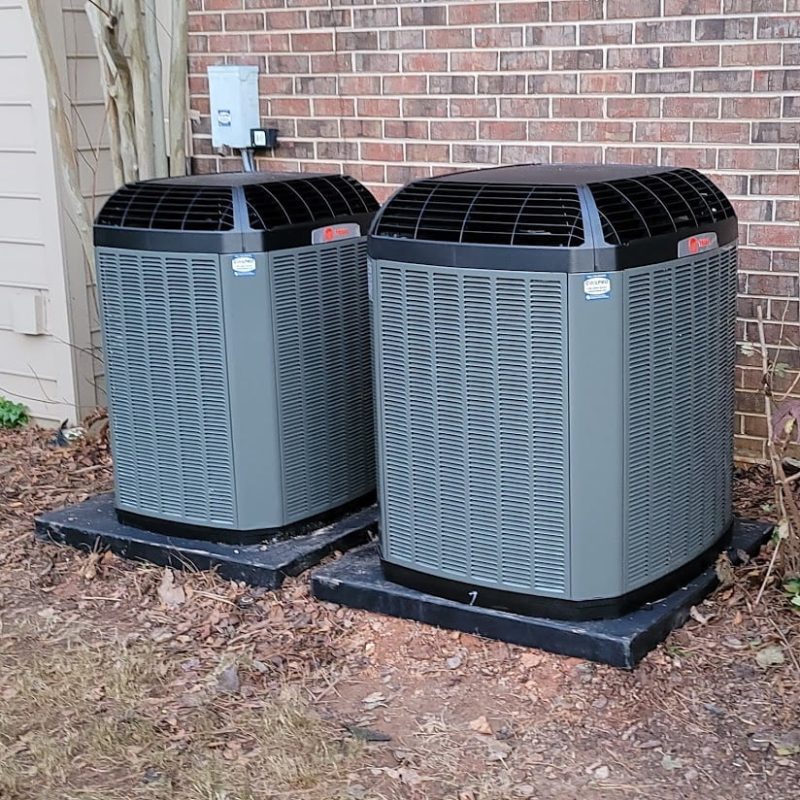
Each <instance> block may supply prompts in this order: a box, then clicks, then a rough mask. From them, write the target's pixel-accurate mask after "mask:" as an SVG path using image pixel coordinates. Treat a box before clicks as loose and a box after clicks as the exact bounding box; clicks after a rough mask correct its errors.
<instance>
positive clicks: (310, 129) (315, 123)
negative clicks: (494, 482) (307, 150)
mask: <svg viewBox="0 0 800 800" xmlns="http://www.w3.org/2000/svg"><path fill="white" fill-rule="evenodd" d="M297 136H298V138H301V139H338V138H340V136H341V130H340V128H339V120H338V119H324V118H321V117H320V118H318V119H298V120H297Z"/></svg>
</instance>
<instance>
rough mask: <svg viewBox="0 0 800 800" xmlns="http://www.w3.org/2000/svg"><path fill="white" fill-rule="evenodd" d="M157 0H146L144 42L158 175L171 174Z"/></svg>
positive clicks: (154, 153) (154, 152)
mask: <svg viewBox="0 0 800 800" xmlns="http://www.w3.org/2000/svg"><path fill="white" fill-rule="evenodd" d="M155 3H156V0H144V42H145V49H146V51H147V65H148V67H149V71H150V93H151V99H152V103H153V155H154V161H155V171H156V176H157V177H159V178H161V177H163V176H164V175H168V174H169V167H168V166H167V137H166V133H165V119H164V86H163V80H164V79H163V74H162V68H161V54H160V53H159V51H158V25H157V20H156V9H155Z"/></svg>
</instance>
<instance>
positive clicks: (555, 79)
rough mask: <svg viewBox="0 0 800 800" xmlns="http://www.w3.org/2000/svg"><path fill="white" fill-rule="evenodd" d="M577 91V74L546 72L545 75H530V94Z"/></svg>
mask: <svg viewBox="0 0 800 800" xmlns="http://www.w3.org/2000/svg"><path fill="white" fill-rule="evenodd" d="M577 91H578V77H577V75H563V74H558V73H552V72H546V73H544V74H543V75H529V76H528V93H529V94H535V95H543V94H575V93H576V92H577Z"/></svg>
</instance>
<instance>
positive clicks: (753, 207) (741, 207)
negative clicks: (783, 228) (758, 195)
mask: <svg viewBox="0 0 800 800" xmlns="http://www.w3.org/2000/svg"><path fill="white" fill-rule="evenodd" d="M732 202H733V207H734V208H735V209H736V216H737V217H739V219H740V220H743V221H745V222H771V221H772V215H773V211H774V204H773V202H772V201H771V200H742V199H735V200H733V201H732Z"/></svg>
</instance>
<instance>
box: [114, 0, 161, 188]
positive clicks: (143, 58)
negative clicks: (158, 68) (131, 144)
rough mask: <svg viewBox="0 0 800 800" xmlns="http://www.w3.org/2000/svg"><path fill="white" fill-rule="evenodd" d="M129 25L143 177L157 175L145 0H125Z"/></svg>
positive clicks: (137, 130) (141, 173)
mask: <svg viewBox="0 0 800 800" xmlns="http://www.w3.org/2000/svg"><path fill="white" fill-rule="evenodd" d="M122 11H123V14H124V17H125V27H126V30H127V32H128V36H129V38H130V57H129V59H128V63H129V64H130V71H131V78H132V80H133V110H134V120H135V124H136V127H135V133H136V155H137V156H138V157H139V179H140V180H147V179H149V178H154V177H155V157H154V148H153V98H152V87H151V86H150V70H149V68H148V65H147V48H146V46H145V35H144V20H143V17H142V4H141V0H122Z"/></svg>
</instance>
